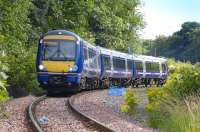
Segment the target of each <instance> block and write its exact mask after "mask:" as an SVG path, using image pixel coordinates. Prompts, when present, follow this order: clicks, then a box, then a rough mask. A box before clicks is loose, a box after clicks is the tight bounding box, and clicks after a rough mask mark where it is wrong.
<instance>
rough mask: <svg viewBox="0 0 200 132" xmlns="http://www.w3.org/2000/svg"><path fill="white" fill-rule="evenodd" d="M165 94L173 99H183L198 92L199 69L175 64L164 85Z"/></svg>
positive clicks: (189, 65) (199, 84)
mask: <svg viewBox="0 0 200 132" xmlns="http://www.w3.org/2000/svg"><path fill="white" fill-rule="evenodd" d="M164 89H165V90H166V92H167V93H168V94H170V95H172V96H174V97H178V98H183V97H185V96H187V95H192V94H195V93H198V92H199V91H200V68H197V67H195V66H193V65H191V64H176V68H175V72H173V73H171V74H170V76H169V77H168V79H167V81H166V84H165V85H164Z"/></svg>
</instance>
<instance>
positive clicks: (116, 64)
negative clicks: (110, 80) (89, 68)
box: [113, 58, 126, 70]
mask: <svg viewBox="0 0 200 132" xmlns="http://www.w3.org/2000/svg"><path fill="white" fill-rule="evenodd" d="M113 68H114V70H118V69H120V70H125V69H126V68H125V60H124V59H121V58H113Z"/></svg>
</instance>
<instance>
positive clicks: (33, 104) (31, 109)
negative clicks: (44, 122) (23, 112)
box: [27, 95, 46, 132]
mask: <svg viewBox="0 0 200 132" xmlns="http://www.w3.org/2000/svg"><path fill="white" fill-rule="evenodd" d="M45 98H46V95H44V96H41V97H39V98H37V99H36V100H34V101H33V102H31V103H30V104H29V106H28V109H27V110H28V117H29V119H30V121H31V123H32V126H33V127H34V129H35V130H36V131H38V132H44V131H43V130H42V128H41V126H40V124H39V122H38V120H37V118H36V116H35V108H36V106H37V104H38V103H39V102H41V101H43V100H44V99H45Z"/></svg>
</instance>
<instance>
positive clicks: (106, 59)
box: [102, 56, 111, 70]
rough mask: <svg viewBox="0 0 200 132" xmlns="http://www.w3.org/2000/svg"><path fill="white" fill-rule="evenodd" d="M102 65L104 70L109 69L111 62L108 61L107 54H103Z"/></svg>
mask: <svg viewBox="0 0 200 132" xmlns="http://www.w3.org/2000/svg"><path fill="white" fill-rule="evenodd" d="M102 58H103V59H102V60H103V65H104V69H105V70H111V63H110V57H109V56H103V57H102Z"/></svg>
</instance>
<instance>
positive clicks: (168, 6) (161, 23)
mask: <svg viewBox="0 0 200 132" xmlns="http://www.w3.org/2000/svg"><path fill="white" fill-rule="evenodd" d="M142 1H143V6H142V9H141V12H142V13H143V15H144V21H145V23H146V26H145V28H144V29H143V31H142V32H141V38H143V39H155V38H156V36H158V35H165V36H169V35H171V34H173V32H175V31H178V30H179V29H181V24H183V23H184V22H186V21H196V22H200V0H142Z"/></svg>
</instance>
